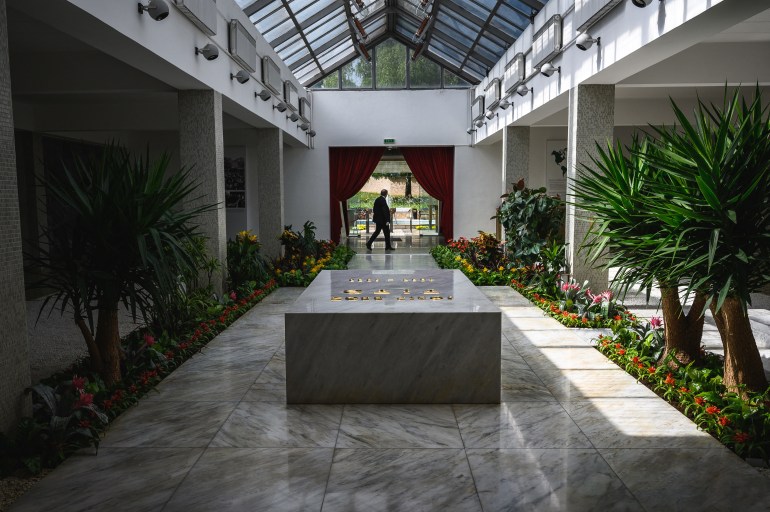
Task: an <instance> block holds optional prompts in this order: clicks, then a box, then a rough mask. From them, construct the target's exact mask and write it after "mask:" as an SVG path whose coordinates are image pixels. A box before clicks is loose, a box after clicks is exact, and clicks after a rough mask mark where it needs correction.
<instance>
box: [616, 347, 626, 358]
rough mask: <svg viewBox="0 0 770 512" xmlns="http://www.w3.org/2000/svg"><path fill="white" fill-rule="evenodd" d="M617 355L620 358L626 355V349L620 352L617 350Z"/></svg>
mask: <svg viewBox="0 0 770 512" xmlns="http://www.w3.org/2000/svg"><path fill="white" fill-rule="evenodd" d="M618 354H620V355H621V356H624V355H626V349H624V348H621V349H620V350H618Z"/></svg>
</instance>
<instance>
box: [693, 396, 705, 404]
mask: <svg viewBox="0 0 770 512" xmlns="http://www.w3.org/2000/svg"><path fill="white" fill-rule="evenodd" d="M695 403H696V404H698V405H703V404H705V403H706V400H704V399H703V397H702V396H696V397H695Z"/></svg>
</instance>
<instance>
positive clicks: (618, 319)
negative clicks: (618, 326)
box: [612, 315, 621, 322]
mask: <svg viewBox="0 0 770 512" xmlns="http://www.w3.org/2000/svg"><path fill="white" fill-rule="evenodd" d="M612 319H613V320H615V321H616V322H620V320H621V318H620V315H615V316H614V317H612Z"/></svg>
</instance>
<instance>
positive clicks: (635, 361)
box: [631, 356, 639, 364]
mask: <svg viewBox="0 0 770 512" xmlns="http://www.w3.org/2000/svg"><path fill="white" fill-rule="evenodd" d="M631 362H632V363H634V364H639V356H634V358H633V359H631Z"/></svg>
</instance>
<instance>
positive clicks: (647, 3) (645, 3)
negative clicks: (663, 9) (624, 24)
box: [631, 0, 652, 9]
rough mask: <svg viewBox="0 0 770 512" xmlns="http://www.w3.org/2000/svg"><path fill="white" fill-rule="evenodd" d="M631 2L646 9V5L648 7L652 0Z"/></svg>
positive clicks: (633, 0)
mask: <svg viewBox="0 0 770 512" xmlns="http://www.w3.org/2000/svg"><path fill="white" fill-rule="evenodd" d="M631 3H632V4H634V5H635V6H637V7H641V8H642V9H644V8H645V7H647V6H648V5H650V4H651V3H652V0H631Z"/></svg>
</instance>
